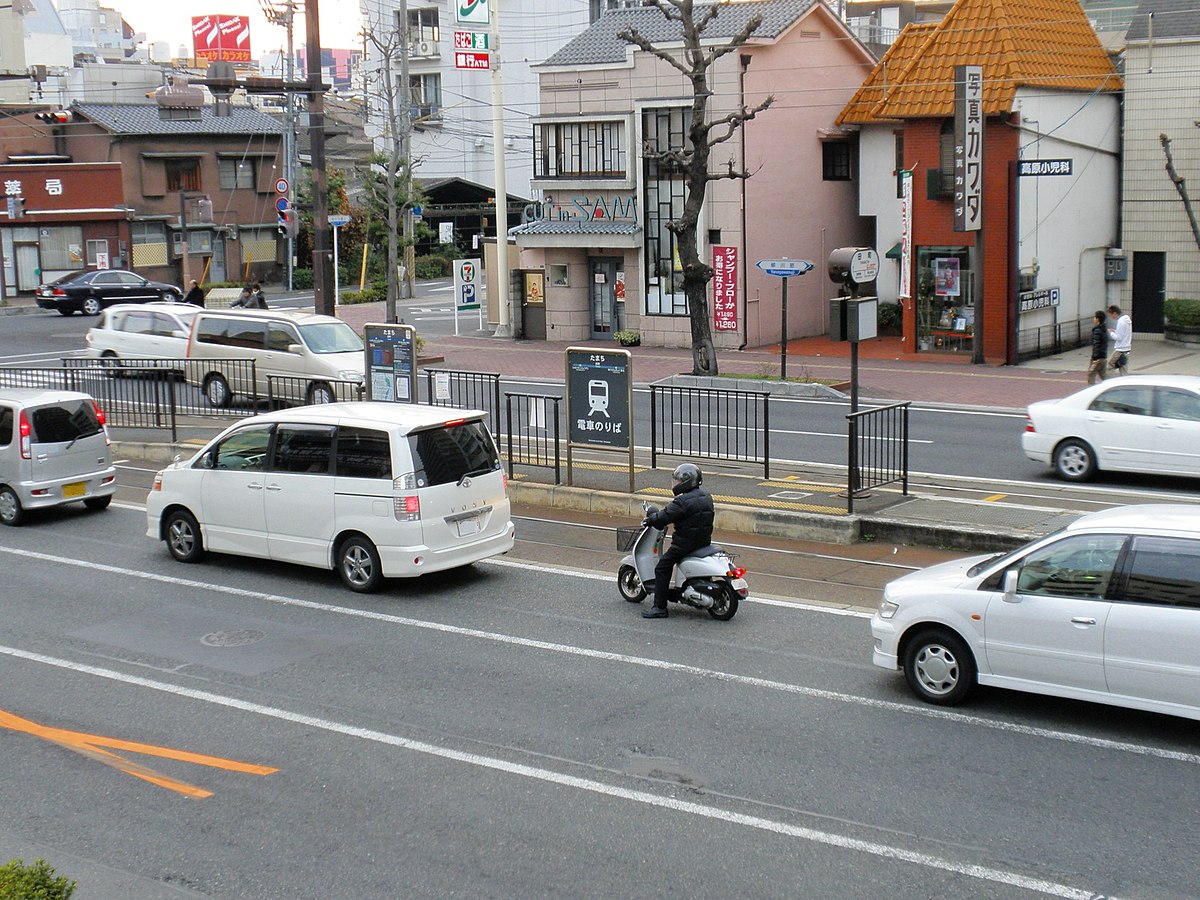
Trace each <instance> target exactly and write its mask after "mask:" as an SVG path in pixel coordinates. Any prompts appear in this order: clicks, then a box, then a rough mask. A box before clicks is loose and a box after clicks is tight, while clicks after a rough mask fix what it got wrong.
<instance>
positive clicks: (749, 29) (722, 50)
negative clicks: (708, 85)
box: [700, 6, 763, 66]
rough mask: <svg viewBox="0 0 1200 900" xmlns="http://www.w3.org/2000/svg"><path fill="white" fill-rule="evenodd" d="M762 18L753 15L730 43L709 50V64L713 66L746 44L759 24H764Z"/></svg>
mask: <svg viewBox="0 0 1200 900" xmlns="http://www.w3.org/2000/svg"><path fill="white" fill-rule="evenodd" d="M713 9H714V10H715V9H716V7H715V6H714V7H713ZM714 15H715V12H714ZM762 20H763V18H762V16H751V17H750V21H748V22H747V23H746V25H745V27H744V28H743V29H742V30H741V31H739V32H738V33H737V36H736V37H733V38H731V39H730V40H729V42H728V43H726V44H723V45H722V46H720V47H714V48H713V49H712V50H711V51H710V52H709V54H708V60H707V65H710V66H711V65H712V64H713V63H714V62H716V61H717V60H718V59H720V58H721V57H722V56H725V55H726V54H729V53H732V52H733V51H734V50H737V49H738V48H739V47H741V46H742V45H743V44H745V43H746V41H748V40H749V39H750V35H752V34H754V32H755V31H757V30H758V26H759V25H761V24H762ZM700 31H701V32H703V31H704V29H703V28H701V29H700Z"/></svg>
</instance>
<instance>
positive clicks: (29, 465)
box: [0, 388, 117, 525]
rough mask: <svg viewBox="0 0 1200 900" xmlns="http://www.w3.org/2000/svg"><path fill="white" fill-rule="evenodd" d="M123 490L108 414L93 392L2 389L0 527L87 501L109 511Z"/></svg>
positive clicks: (86, 503)
mask: <svg viewBox="0 0 1200 900" xmlns="http://www.w3.org/2000/svg"><path fill="white" fill-rule="evenodd" d="M116 489H117V472H116V469H114V468H113V464H112V450H111V447H110V446H109V439H108V429H107V428H106V427H105V424H104V413H102V412H101V411H100V407H99V406H97V405H96V401H95V400H93V399H92V398H91V397H90V396H88V395H87V394H81V393H78V392H76V391H59V390H50V389H46V388H0V523H3V524H4V525H20V524H21V522H23V521H24V519H25V513H26V511H27V510H30V509H38V508H41V507H47V506H60V505H62V504H64V503H76V502H82V503H83V504H84V505H85V506H86V507H87V508H88V509H96V510H100V509H104V508H106V507H107V506H108V504H109V503H110V502H111V501H112V495H113V493H114V492H115V491H116Z"/></svg>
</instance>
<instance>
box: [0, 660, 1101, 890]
mask: <svg viewBox="0 0 1200 900" xmlns="http://www.w3.org/2000/svg"><path fill="white" fill-rule="evenodd" d="M0 653H2V654H5V655H7V656H11V657H14V658H16V659H23V660H27V661H29V662H36V663H41V664H43V665H48V666H54V667H56V668H59V669H66V670H68V671H71V672H78V673H80V674H84V675H92V676H95V677H98V678H104V679H107V680H110V681H116V682H120V683H122V684H128V685H131V686H135V687H143V688H148V689H150V690H153V691H159V692H161V693H164V694H174V695H175V696H179V697H185V698H187V699H189V700H197V701H200V702H202V703H209V704H212V705H214V706H222V707H226V708H228V709H236V710H240V711H242V712H248V713H252V714H254V715H258V716H264V717H267V718H271V719H278V720H280V721H282V722H289V723H291V724H294V725H301V726H304V727H307V728H315V729H318V730H320V731H327V732H330V733H332V734H340V735H345V736H346V737H352V738H357V739H359V740H363V741H371V742H373V743H377V744H384V745H386V746H389V747H397V748H399V749H401V750H409V751H412V752H414V753H421V754H424V755H426V756H433V757H438V758H440V759H445V760H449V761H451V762H457V763H464V764H466V765H469V766H476V767H478V768H482V769H491V770H493V771H496V772H502V773H505V774H508V775H516V776H518V777H521V778H530V779H533V780H535V781H542V782H545V783H547V784H556V785H561V786H563V787H569V788H574V789H576V790H580V791H586V792H588V793H592V794H599V795H601V796H605V797H613V798H615V799H618V800H628V801H630V802H633V803H640V804H642V805H644V806H653V807H657V808H659V809H666V810H670V811H672V812H679V813H684V814H686V815H692V816H700V817H702V818H705V819H714V820H716V821H719V822H725V823H727V824H730V825H742V826H745V827H747V828H754V829H757V830H759V831H769V832H772V833H774V834H781V835H784V836H785V837H792V838H797V839H799V840H802V841H808V842H810V843H815V844H824V845H825V846H828V847H835V848H837V849H839V850H853V851H857V852H859V853H866V854H869V855H871V856H877V857H880V858H882V859H887V860H890V861H894V862H902V863H911V864H913V865H918V866H923V867H925V868H929V869H937V870H940V871H942V872H950V873H954V874H957V875H965V876H967V877H968V878H976V879H979V880H981V881H991V882H995V883H997V884H1003V885H1008V886H1010V887H1017V888H1021V889H1024V890H1029V891H1036V892H1038V893H1041V894H1048V895H1050V896H1052V897H1068V898H1072V900H1090V898H1094V897H1096V896H1097V895H1096V894H1095V893H1094V892H1093V891H1089V890H1085V889H1083V888H1077V887H1073V886H1071V885H1068V884H1060V883H1058V882H1054V881H1049V880H1047V879H1044V878H1034V877H1030V876H1028V875H1022V874H1020V873H1019V872H1011V871H1006V870H1004V869H994V868H991V867H990V866H981V865H975V864H972V863H964V862H957V861H955V860H952V859H945V858H943V857H939V856H933V855H931V854H928V853H918V852H916V851H914V850H907V849H905V848H903V847H898V846H894V845H891V844H883V843H879V842H877V841H865V840H861V839H859V838H852V837H849V836H847V835H842V834H835V833H833V832H829V831H819V830H817V829H815V828H805V827H803V826H800V825H791V824H788V823H787V822H779V821H775V820H773V819H765V818H762V817H761V816H751V815H746V814H745V813H737V812H733V811H731V810H726V809H721V808H720V807H716V806H708V805H706V804H703V803H695V802H693V801H690V800H679V799H677V798H675V797H663V796H660V795H658V794H653V793H650V792H649V791H638V790H632V789H630V788H623V787H618V786H617V785H613V784H606V783H604V782H602V781H595V780H593V779H590V778H579V777H578V776H575V775H567V774H565V773H563V772H555V771H553V770H551V769H542V768H539V767H536V766H528V765H524V764H522V763H516V762H510V761H509V760H505V759H497V758H496V757H492V756H483V755H481V754H478V753H467V752H464V751H462V750H453V749H451V748H449V747H439V746H437V745H436V744H428V743H425V742H424V741H418V740H414V739H412V738H406V737H403V736H402V735H397V734H389V733H387V732H384V731H375V730H374V729H370V728H362V727H360V726H357V725H347V724H345V723H342V722H335V721H333V720H331V719H321V718H318V717H316V716H310V715H306V714H304V713H299V712H293V711H291V710H287V709H280V708H279V707H275V706H266V705H264V704H261V703H251V702H249V701H246V700H239V699H237V698H236V697H229V696H226V695H223V694H216V693H213V692H211V691H200V690H195V689H193V688H185V687H181V686H179V685H174V684H169V683H167V682H163V681H155V680H153V679H150V678H143V677H141V676H138V675H126V674H124V673H122V672H117V671H114V670H112V669H102V668H100V667H98V666H91V665H86V664H83V663H76V662H72V661H70V660H66V659H59V658H57V657H53V656H46V655H44V654H41V653H31V652H29V651H26V650H19V649H17V648H15V647H5V646H0Z"/></svg>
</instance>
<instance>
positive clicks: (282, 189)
mask: <svg viewBox="0 0 1200 900" xmlns="http://www.w3.org/2000/svg"><path fill="white" fill-rule="evenodd" d="M290 187H291V185H290V184H288V180H287V179H286V178H276V179H275V193H277V194H286V193H287V192H288V188H290Z"/></svg>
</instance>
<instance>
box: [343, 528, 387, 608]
mask: <svg viewBox="0 0 1200 900" xmlns="http://www.w3.org/2000/svg"><path fill="white" fill-rule="evenodd" d="M337 570H338V575H339V576H341V579H342V583H343V584H344V585H346V587H348V588H350V590H352V591H355V592H356V593H359V594H369V593H372V592H373V591H377V590H379V588H380V586H382V584H383V561H382V560H380V558H379V551H378V550H376V549H375V545H374V544H372V543H371V542H370V541H368V540H367V539H366V538H365V537H360V536H358V535H355V536H353V537H349V538H346V540H345V541H343V542H342V545H341V546H340V547H339V548H338V554H337Z"/></svg>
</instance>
